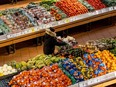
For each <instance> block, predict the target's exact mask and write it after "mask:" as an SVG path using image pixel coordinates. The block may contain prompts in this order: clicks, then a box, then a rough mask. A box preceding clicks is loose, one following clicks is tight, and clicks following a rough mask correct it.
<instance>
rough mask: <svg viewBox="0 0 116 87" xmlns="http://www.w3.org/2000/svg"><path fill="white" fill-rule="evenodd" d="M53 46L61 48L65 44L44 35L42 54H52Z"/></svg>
mask: <svg viewBox="0 0 116 87" xmlns="http://www.w3.org/2000/svg"><path fill="white" fill-rule="evenodd" d="M55 45H57V46H62V45H66V43H65V42H58V41H57V39H56V38H55V37H53V36H51V35H49V34H47V33H46V34H45V36H44V47H43V51H44V54H46V55H49V54H53V53H54V50H55Z"/></svg>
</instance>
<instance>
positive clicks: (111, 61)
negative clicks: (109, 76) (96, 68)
mask: <svg viewBox="0 0 116 87" xmlns="http://www.w3.org/2000/svg"><path fill="white" fill-rule="evenodd" d="M95 55H96V56H97V57H99V58H101V59H102V61H103V62H104V63H105V64H106V66H107V68H108V72H113V71H116V57H115V56H114V54H112V53H111V52H109V51H108V50H103V51H98V52H97V53H96V54H95Z"/></svg>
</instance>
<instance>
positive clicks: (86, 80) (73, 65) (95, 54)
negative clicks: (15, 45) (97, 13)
mask: <svg viewBox="0 0 116 87" xmlns="http://www.w3.org/2000/svg"><path fill="white" fill-rule="evenodd" d="M68 44H69V43H68ZM115 49H116V38H103V39H99V40H90V41H87V42H86V44H85V45H81V44H77V43H75V41H73V40H72V43H70V44H69V45H66V46H61V47H60V48H59V49H58V54H57V55H55V56H52V55H44V54H40V55H37V56H36V57H34V58H31V59H28V60H27V61H21V62H16V61H11V62H9V63H7V64H4V65H3V66H1V67H0V84H1V85H0V87H10V86H12V87H22V86H23V87H36V86H37V87H68V86H71V87H73V86H74V87H89V86H94V85H96V84H99V83H101V82H104V81H109V80H112V79H116V76H115V74H116V51H115ZM106 77H107V78H106Z"/></svg>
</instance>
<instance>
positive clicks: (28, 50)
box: [0, 25, 116, 65]
mask: <svg viewBox="0 0 116 87" xmlns="http://www.w3.org/2000/svg"><path fill="white" fill-rule="evenodd" d="M72 36H73V37H75V38H76V40H77V41H78V42H79V44H84V43H85V42H86V41H87V40H95V39H100V38H107V37H115V36H116V25H114V26H107V27H101V28H97V29H93V30H91V31H88V32H82V33H79V34H73V35H72ZM41 53H43V51H42V46H35V45H34V44H33V40H29V41H25V42H22V43H18V44H16V53H14V54H10V55H8V54H7V53H6V50H5V48H0V65H3V64H4V63H8V62H9V61H12V60H16V61H21V60H27V59H29V58H32V57H34V56H36V55H38V54H41Z"/></svg>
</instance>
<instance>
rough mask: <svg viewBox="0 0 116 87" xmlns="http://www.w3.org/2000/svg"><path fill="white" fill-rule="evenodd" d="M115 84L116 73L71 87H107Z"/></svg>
mask: <svg viewBox="0 0 116 87" xmlns="http://www.w3.org/2000/svg"><path fill="white" fill-rule="evenodd" d="M115 83H116V71H115V72H111V73H108V74H106V75H103V76H99V77H96V78H92V79H89V80H86V81H83V82H79V83H77V84H74V85H71V86H69V87H106V86H109V85H112V84H115Z"/></svg>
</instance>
